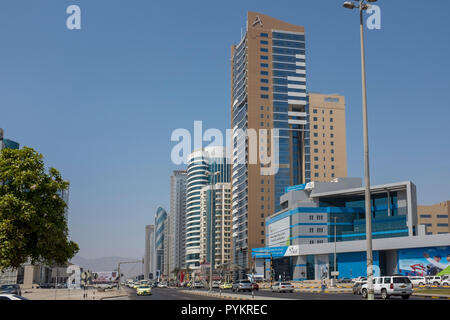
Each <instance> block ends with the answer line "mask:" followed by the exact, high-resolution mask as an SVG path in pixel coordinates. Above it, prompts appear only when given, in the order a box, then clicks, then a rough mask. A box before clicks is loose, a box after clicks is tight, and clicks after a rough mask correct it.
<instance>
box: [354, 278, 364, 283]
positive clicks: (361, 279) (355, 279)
mask: <svg viewBox="0 0 450 320" xmlns="http://www.w3.org/2000/svg"><path fill="white" fill-rule="evenodd" d="M361 281H367V278H366V277H358V278H354V279H352V282H353V283H355V282H361Z"/></svg>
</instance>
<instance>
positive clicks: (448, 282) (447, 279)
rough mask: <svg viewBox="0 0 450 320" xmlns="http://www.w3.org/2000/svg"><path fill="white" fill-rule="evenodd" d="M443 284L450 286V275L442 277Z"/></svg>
mask: <svg viewBox="0 0 450 320" xmlns="http://www.w3.org/2000/svg"><path fill="white" fill-rule="evenodd" d="M441 286H450V275H445V276H442V277H441Z"/></svg>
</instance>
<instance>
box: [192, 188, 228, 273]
mask: <svg viewBox="0 0 450 320" xmlns="http://www.w3.org/2000/svg"><path fill="white" fill-rule="evenodd" d="M200 206H201V207H200V227H201V229H200V231H201V233H200V261H205V262H208V263H211V264H212V266H213V270H218V269H222V270H224V269H226V268H227V267H228V266H229V264H230V262H231V184H230V183H216V184H214V185H212V186H211V185H208V186H204V187H203V188H202V189H201V193H200ZM211 225H212V228H211ZM211 231H212V232H211ZM211 244H212V250H211ZM211 253H212V257H211Z"/></svg>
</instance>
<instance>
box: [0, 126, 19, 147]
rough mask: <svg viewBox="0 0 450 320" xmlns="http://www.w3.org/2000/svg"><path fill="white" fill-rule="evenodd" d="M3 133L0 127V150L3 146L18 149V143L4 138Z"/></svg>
mask: <svg viewBox="0 0 450 320" xmlns="http://www.w3.org/2000/svg"><path fill="white" fill-rule="evenodd" d="M3 135H4V131H3V129H2V128H0V151H2V149H3V148H9V149H19V144H18V143H17V142H15V141H12V140H9V139H4V137H3Z"/></svg>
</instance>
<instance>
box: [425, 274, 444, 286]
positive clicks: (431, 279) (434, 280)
mask: <svg viewBox="0 0 450 320" xmlns="http://www.w3.org/2000/svg"><path fill="white" fill-rule="evenodd" d="M425 279H426V280H427V284H429V285H433V286H440V285H441V277H439V276H427V277H425Z"/></svg>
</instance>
